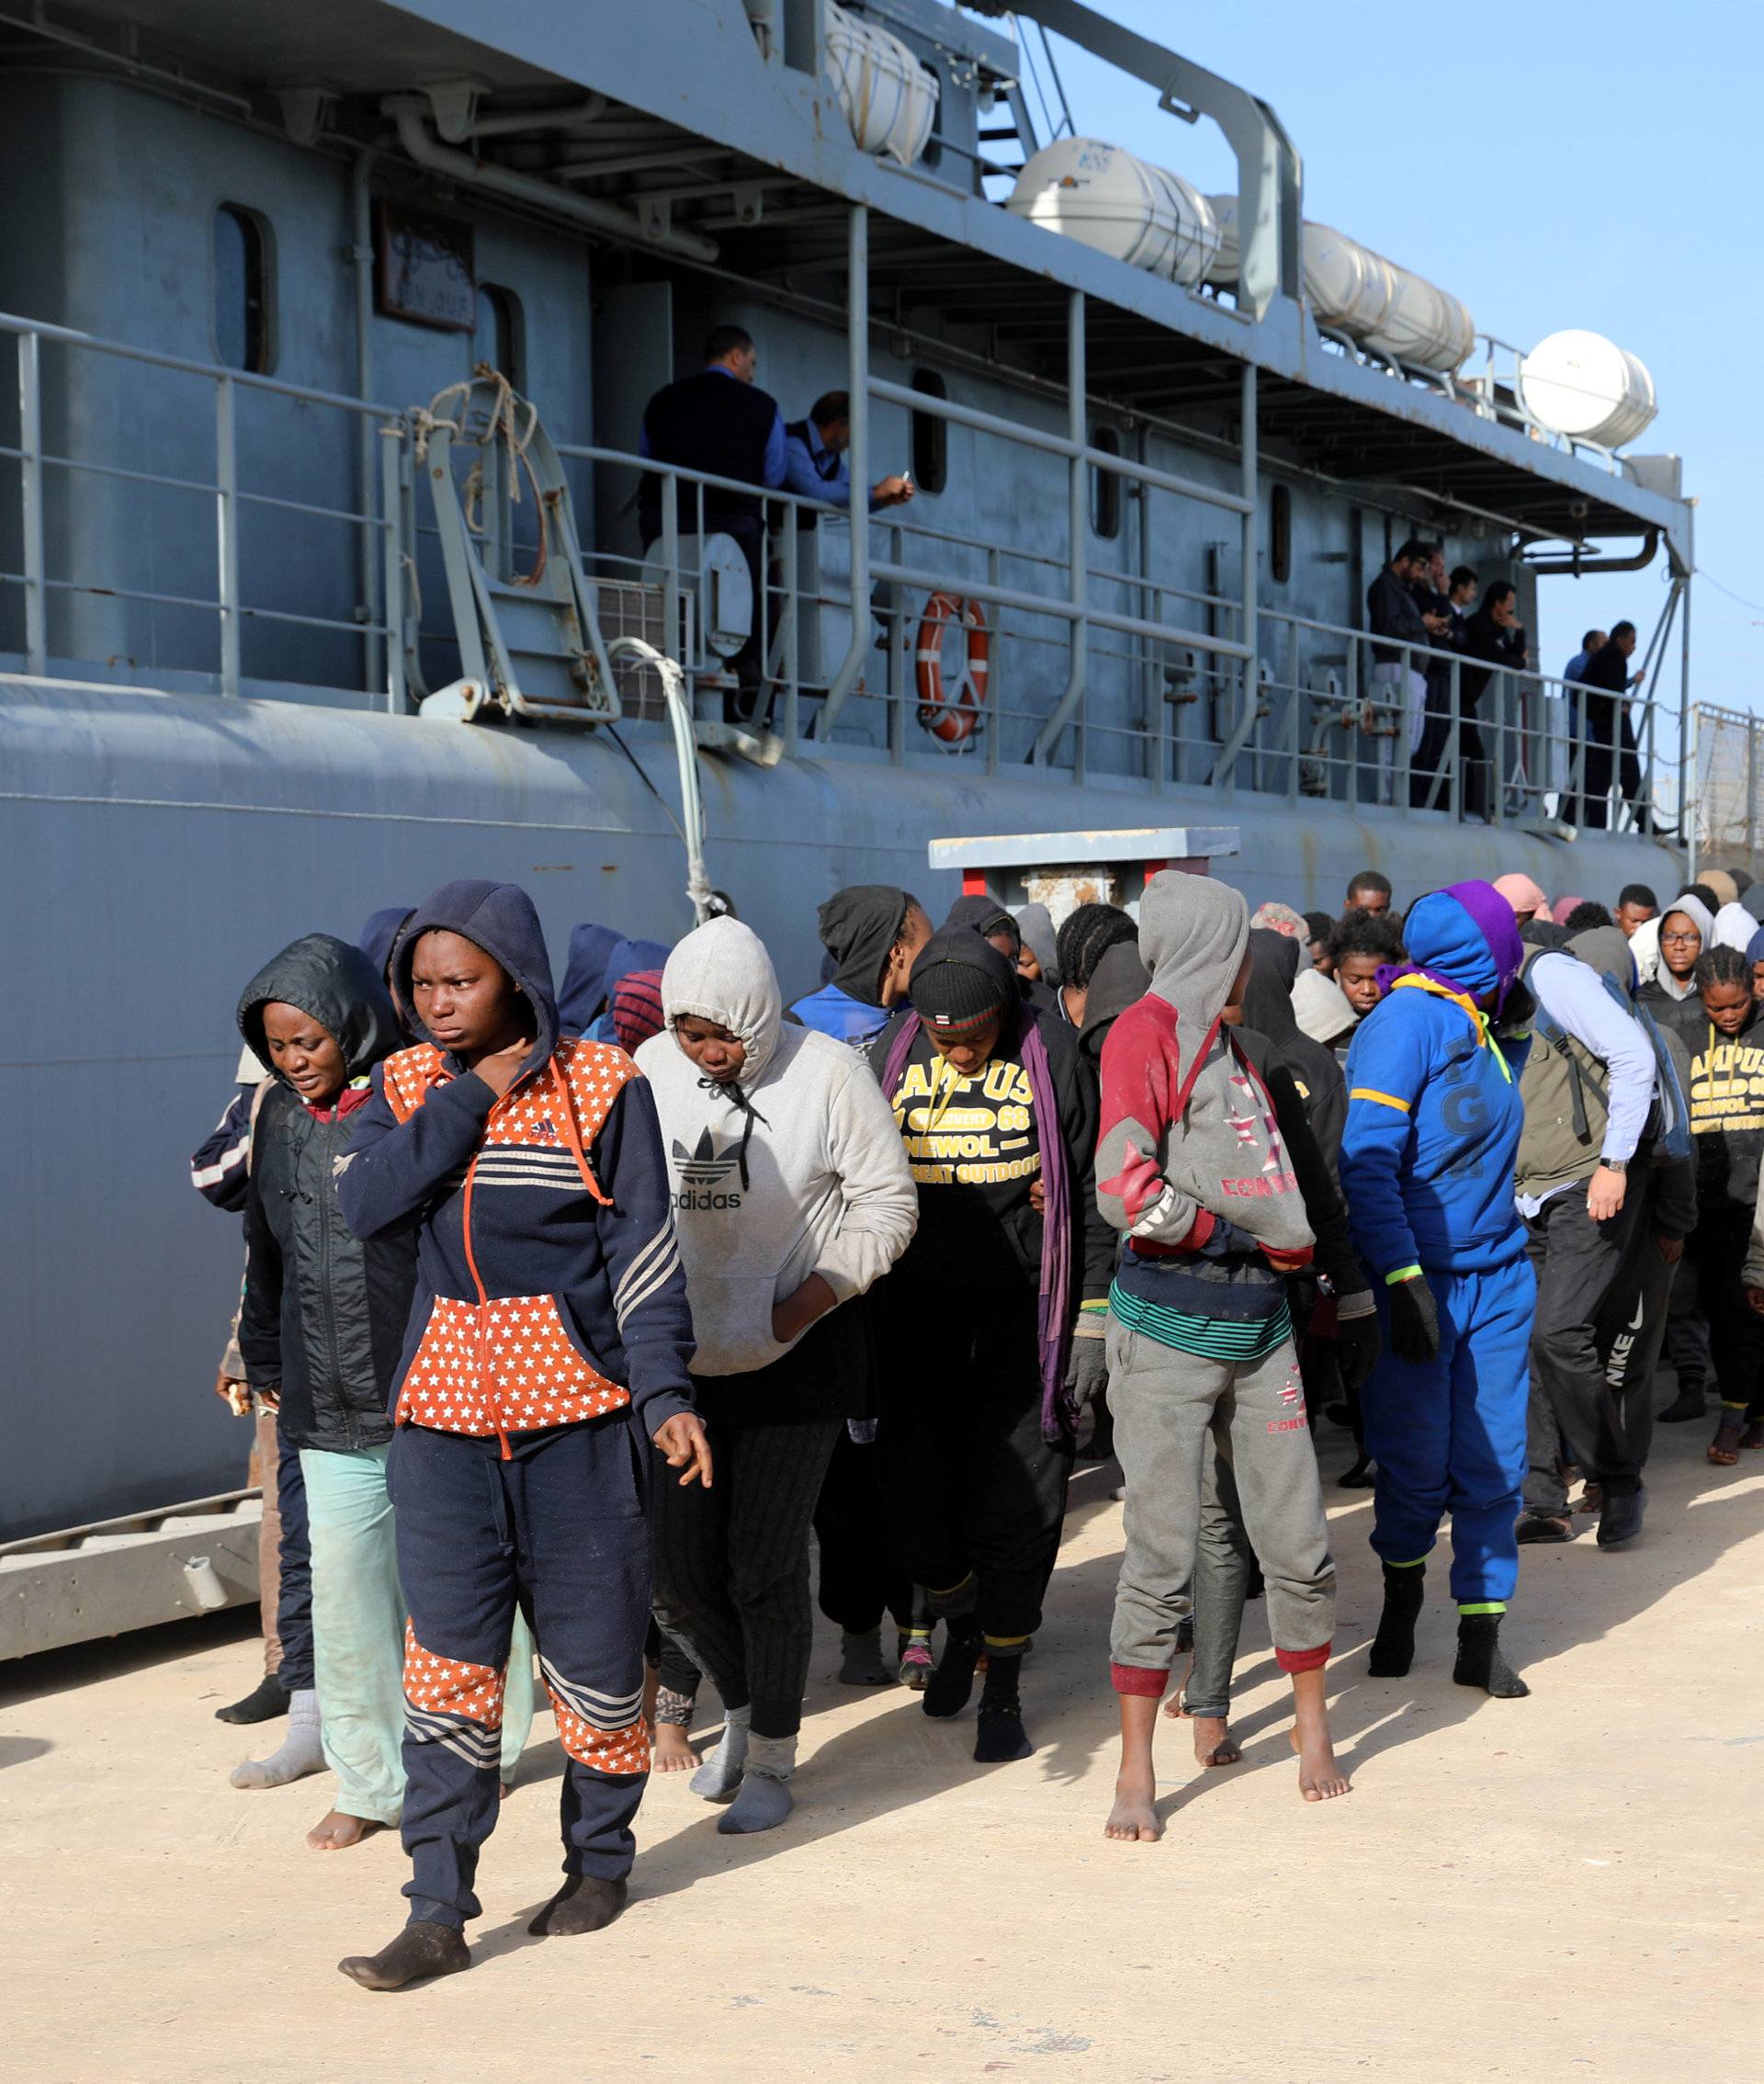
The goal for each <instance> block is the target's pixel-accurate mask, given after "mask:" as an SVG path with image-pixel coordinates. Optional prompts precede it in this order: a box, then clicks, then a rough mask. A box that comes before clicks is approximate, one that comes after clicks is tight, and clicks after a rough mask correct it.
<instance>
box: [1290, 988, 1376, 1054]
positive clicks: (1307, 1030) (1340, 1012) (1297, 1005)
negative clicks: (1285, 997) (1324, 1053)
mask: <svg viewBox="0 0 1764 2084" xmlns="http://www.w3.org/2000/svg"><path fill="white" fill-rule="evenodd" d="M1293 1017H1294V1019H1295V1020H1296V1021H1297V1023H1298V1031H1299V1033H1300V1034H1301V1035H1308V1036H1310V1038H1311V1040H1312V1041H1313V1042H1321V1043H1322V1044H1323V1045H1324V1046H1325V1047H1326V1048H1333V1047H1334V1045H1335V1044H1336V1043H1338V1042H1339V1041H1340V1039H1341V1037H1342V1036H1344V1035H1351V1033H1352V1032H1353V1030H1354V1029H1355V1028H1356V1027H1357V1026H1358V1025H1360V1015H1359V1014H1357V1013H1355V1012H1354V1010H1353V1008H1352V1007H1351V1005H1350V1004H1349V1003H1348V995H1347V993H1346V992H1345V991H1343V990H1342V989H1341V987H1340V985H1339V984H1338V983H1337V982H1336V980H1334V978H1333V977H1325V976H1324V974H1323V972H1322V971H1321V970H1320V969H1302V970H1300V971H1299V973H1298V977H1297V979H1296V980H1295V983H1294V985H1293Z"/></svg>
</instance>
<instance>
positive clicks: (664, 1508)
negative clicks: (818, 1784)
mask: <svg viewBox="0 0 1764 2084" xmlns="http://www.w3.org/2000/svg"><path fill="white" fill-rule="evenodd" d="M844 1423H845V1421H844V1420H843V1419H838V1418H815V1419H807V1420H802V1421H782V1422H778V1423H775V1424H755V1425H741V1424H739V1423H731V1422H729V1421H727V1420H725V1421H720V1422H718V1423H716V1424H714V1425H713V1427H712V1429H711V1443H712V1452H713V1454H714V1455H715V1456H716V1466H717V1474H716V1482H715V1485H714V1487H713V1488H712V1489H709V1490H706V1489H704V1487H703V1486H702V1485H701V1484H693V1485H690V1486H688V1487H687V1488H685V1489H682V1488H681V1487H680V1485H679V1484H677V1483H675V1482H673V1480H672V1472H664V1473H663V1475H662V1478H661V1480H660V1481H659V1482H658V1483H657V1484H656V1487H655V1493H654V1502H653V1504H652V1506H651V1509H650V1511H651V1538H652V1539H653V1542H654V1546H655V1615H656V1619H657V1620H658V1621H659V1622H660V1623H661V1624H662V1630H663V1632H664V1633H665V1634H666V1635H669V1636H671V1637H673V1638H674V1639H675V1640H676V1641H677V1642H678V1643H680V1644H681V1645H682V1647H683V1648H685V1649H686V1650H687V1651H689V1652H690V1654H691V1656H692V1659H693V1661H694V1662H695V1664H697V1665H698V1666H699V1667H700V1668H701V1669H702V1670H703V1671H707V1672H708V1673H709V1674H710V1677H711V1680H712V1682H713V1683H714V1684H715V1685H716V1688H717V1691H718V1693H720V1694H721V1695H722V1701H723V1705H724V1706H725V1707H726V1708H743V1707H745V1708H751V1709H752V1730H753V1734H754V1735H755V1736H756V1737H794V1736H795V1735H796V1733H797V1730H798V1729H799V1728H800V1727H801V1726H802V1696H803V1692H804V1689H805V1688H806V1686H807V1684H808V1681H809V1644H810V1640H811V1637H812V1632H813V1627H814V1614H813V1611H812V1609H811V1607H810V1605H809V1524H810V1522H811V1521H812V1519H813V1517H814V1511H815V1500H816V1499H817V1498H818V1497H819V1496H820V1484H821V1478H822V1477H823V1476H825V1474H826V1472H827V1463H828V1460H829V1458H830V1457H831V1454H832V1452H833V1442H834V1441H835V1439H836V1438H837V1437H838V1436H839V1434H840V1433H842V1431H843V1429H844Z"/></svg>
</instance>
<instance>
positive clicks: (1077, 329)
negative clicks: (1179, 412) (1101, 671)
mask: <svg viewBox="0 0 1764 2084" xmlns="http://www.w3.org/2000/svg"><path fill="white" fill-rule="evenodd" d="M1086 381H1087V378H1086V372H1085V356H1084V292H1083V291H1082V290H1081V289H1074V290H1072V291H1070V292H1069V295H1068V297H1067V300H1066V439H1067V442H1068V443H1069V445H1070V447H1069V448H1068V451H1067V473H1068V474H1067V480H1066V554H1067V564H1068V576H1067V581H1066V585H1067V597H1068V601H1069V606H1070V607H1071V610H1072V613H1071V617H1070V631H1071V634H1070V644H1071V652H1070V658H1069V663H1068V665H1067V668H1066V685H1065V686H1064V687H1063V688H1062V689H1061V690H1060V695H1059V699H1058V700H1057V702H1056V703H1055V704H1054V707H1053V712H1052V714H1051V715H1050V716H1049V717H1048V719H1047V721H1046V723H1045V724H1043V726H1042V727H1041V730H1040V731H1038V732H1037V733H1036V734H1035V744H1034V745H1033V746H1032V747H1031V748H1030V753H1029V759H1030V763H1031V765H1035V766H1038V767H1042V766H1046V765H1049V764H1050V763H1051V762H1052V760H1053V756H1054V753H1055V752H1056V751H1057V748H1058V744H1059V738H1060V733H1061V732H1062V731H1064V730H1065V728H1066V726H1067V724H1068V723H1069V721H1070V720H1071V719H1072V718H1073V717H1075V716H1076V717H1077V718H1078V745H1077V747H1076V748H1075V749H1074V752H1073V755H1072V772H1073V774H1074V775H1075V776H1076V775H1077V774H1078V773H1079V771H1080V765H1081V764H1082V760H1083V753H1082V750H1081V749H1082V745H1083V739H1084V719H1083V716H1082V713H1081V706H1082V704H1083V700H1084V682H1085V663H1086V658H1087V655H1088V653H1089V651H1090V624H1089V622H1088V621H1087V620H1086V618H1085V614H1084V605H1085V584H1086V574H1087V572H1088V568H1089V560H1088V558H1087V556H1086V554H1085V552H1086V549H1087V547H1088V543H1089V537H1090V482H1089V478H1088V475H1087V472H1088V470H1089V461H1088V457H1087V455H1086V450H1087V448H1088V446H1089V436H1090V426H1089V423H1088V422H1087V420H1086V418H1085V405H1086V399H1085V384H1086Z"/></svg>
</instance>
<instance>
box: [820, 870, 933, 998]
mask: <svg viewBox="0 0 1764 2084" xmlns="http://www.w3.org/2000/svg"><path fill="white" fill-rule="evenodd" d="M911 902H912V900H911V899H910V897H909V896H908V895H907V893H906V891H905V890H897V889H895V888H894V886H893V885H892V884H891V883H853V884H851V885H850V886H848V888H846V889H842V890H835V891H834V892H833V894H832V896H831V897H830V898H829V899H828V900H827V901H826V903H825V904H823V905H822V906H821V908H820V912H819V913H818V914H817V915H816V916H817V919H818V922H819V924H820V945H821V946H822V947H824V948H825V949H826V950H827V952H828V954H829V955H830V956H831V957H832V958H833V960H834V963H835V965H836V966H837V967H836V968H834V971H833V978H832V981H833V983H834V985H835V986H836V987H837V988H838V990H840V991H843V992H844V994H845V996H846V997H847V998H848V999H856V1000H857V1001H858V1002H860V1003H861V1004H863V1005H866V1006H876V1005H880V1004H881V1002H882V1001H881V991H882V972H883V970H884V969H885V968H887V966H888V954H889V951H890V950H891V949H892V948H893V946H894V945H895V943H896V942H897V941H898V940H899V938H900V929H901V927H902V926H903V925H904V924H905V923H906V917H907V908H908V906H909V905H910V904H911Z"/></svg>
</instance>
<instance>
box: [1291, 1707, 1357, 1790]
mask: <svg viewBox="0 0 1764 2084" xmlns="http://www.w3.org/2000/svg"><path fill="white" fill-rule="evenodd" d="M1293 1749H1294V1750H1295V1751H1296V1752H1297V1753H1298V1791H1299V1793H1300V1794H1301V1795H1304V1797H1305V1799H1306V1801H1307V1802H1329V1801H1332V1800H1333V1799H1334V1797H1335V1796H1336V1795H1351V1794H1352V1792H1353V1783H1352V1782H1351V1780H1350V1779H1349V1778H1348V1776H1347V1774H1346V1773H1343V1772H1342V1770H1341V1768H1340V1766H1339V1765H1337V1764H1336V1762H1335V1750H1334V1747H1333V1746H1332V1745H1331V1744H1330V1742H1329V1726H1328V1725H1327V1724H1322V1725H1320V1726H1319V1727H1317V1729H1315V1730H1312V1731H1307V1732H1306V1735H1305V1737H1304V1738H1301V1737H1300V1735H1299V1732H1298V1731H1297V1730H1296V1729H1295V1730H1294V1731H1293Z"/></svg>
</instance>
